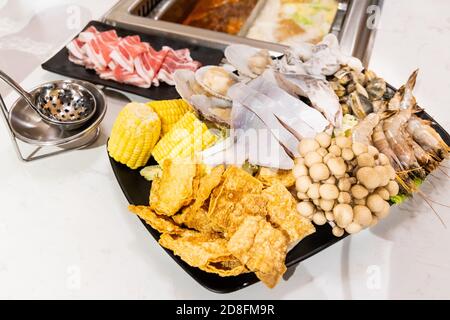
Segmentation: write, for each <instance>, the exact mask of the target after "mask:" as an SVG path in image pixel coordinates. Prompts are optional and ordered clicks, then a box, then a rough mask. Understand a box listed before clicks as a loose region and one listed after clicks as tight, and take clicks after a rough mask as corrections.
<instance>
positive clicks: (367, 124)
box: [352, 113, 380, 145]
mask: <svg viewBox="0 0 450 320" xmlns="http://www.w3.org/2000/svg"><path fill="white" fill-rule="evenodd" d="M378 123H380V116H379V115H378V114H377V113H370V114H369V115H367V116H366V117H365V118H364V119H363V120H361V121H359V123H358V124H357V125H356V126H355V127H354V128H353V134H352V135H353V141H354V142H360V143H363V144H365V145H371V144H372V143H371V140H372V139H371V136H372V133H373V129H374V128H375V127H376V126H377V125H378Z"/></svg>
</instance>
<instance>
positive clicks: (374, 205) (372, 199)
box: [366, 193, 386, 213]
mask: <svg viewBox="0 0 450 320" xmlns="http://www.w3.org/2000/svg"><path fill="white" fill-rule="evenodd" d="M385 202H386V201H384V200H383V198H381V197H380V196H379V195H378V194H376V193H373V194H371V195H369V196H368V197H367V200H366V203H367V207H368V208H369V209H370V211H372V212H373V213H376V212H380V211H382V210H383V209H384V203H385Z"/></svg>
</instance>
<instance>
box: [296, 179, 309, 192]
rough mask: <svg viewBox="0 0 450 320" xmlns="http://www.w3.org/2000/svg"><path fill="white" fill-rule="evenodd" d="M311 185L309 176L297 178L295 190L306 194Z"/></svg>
mask: <svg viewBox="0 0 450 320" xmlns="http://www.w3.org/2000/svg"><path fill="white" fill-rule="evenodd" d="M311 183H312V181H311V178H310V177H309V176H302V177H299V178H297V180H296V181H295V188H296V189H297V191H298V192H303V193H306V191H308V189H309V186H310V185H311Z"/></svg>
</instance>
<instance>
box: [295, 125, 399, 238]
mask: <svg viewBox="0 0 450 320" xmlns="http://www.w3.org/2000/svg"><path fill="white" fill-rule="evenodd" d="M299 153H300V157H298V158H297V159H295V162H296V165H295V167H294V169H293V173H294V176H295V178H296V185H295V187H296V190H297V197H298V199H299V200H300V202H299V203H298V204H297V210H298V212H299V213H300V214H301V215H302V216H304V217H307V218H309V219H311V220H312V221H313V222H314V223H315V224H317V225H324V224H325V223H327V222H328V223H329V224H330V225H331V226H332V227H333V234H334V235H335V236H336V237H341V236H342V235H343V234H344V231H346V232H347V233H350V234H352V233H356V232H359V231H361V230H362V229H364V228H367V227H370V226H373V225H375V224H376V223H377V222H378V220H379V219H382V218H384V217H386V216H387V215H388V214H389V208H390V207H389V203H388V200H389V198H390V197H391V196H395V195H397V193H398V191H399V187H398V184H397V182H395V180H394V179H395V170H394V168H392V166H391V165H390V163H389V159H388V158H387V157H386V156H385V155H384V154H382V153H379V152H378V150H377V149H376V148H375V147H373V146H366V145H364V144H361V143H353V142H352V140H351V138H348V137H343V136H339V137H336V138H331V136H330V135H329V134H327V133H325V132H323V133H319V134H318V135H317V136H316V138H315V139H303V140H302V141H301V142H300V144H299Z"/></svg>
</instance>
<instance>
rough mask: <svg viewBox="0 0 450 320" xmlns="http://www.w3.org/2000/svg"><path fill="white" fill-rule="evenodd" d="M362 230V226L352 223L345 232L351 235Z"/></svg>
mask: <svg viewBox="0 0 450 320" xmlns="http://www.w3.org/2000/svg"><path fill="white" fill-rule="evenodd" d="M361 230H362V226H361V225H360V224H358V223H356V222H352V223H350V224H349V225H348V226H347V227H345V231H347V232H348V233H349V234H353V233H358V232H360V231H361Z"/></svg>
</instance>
